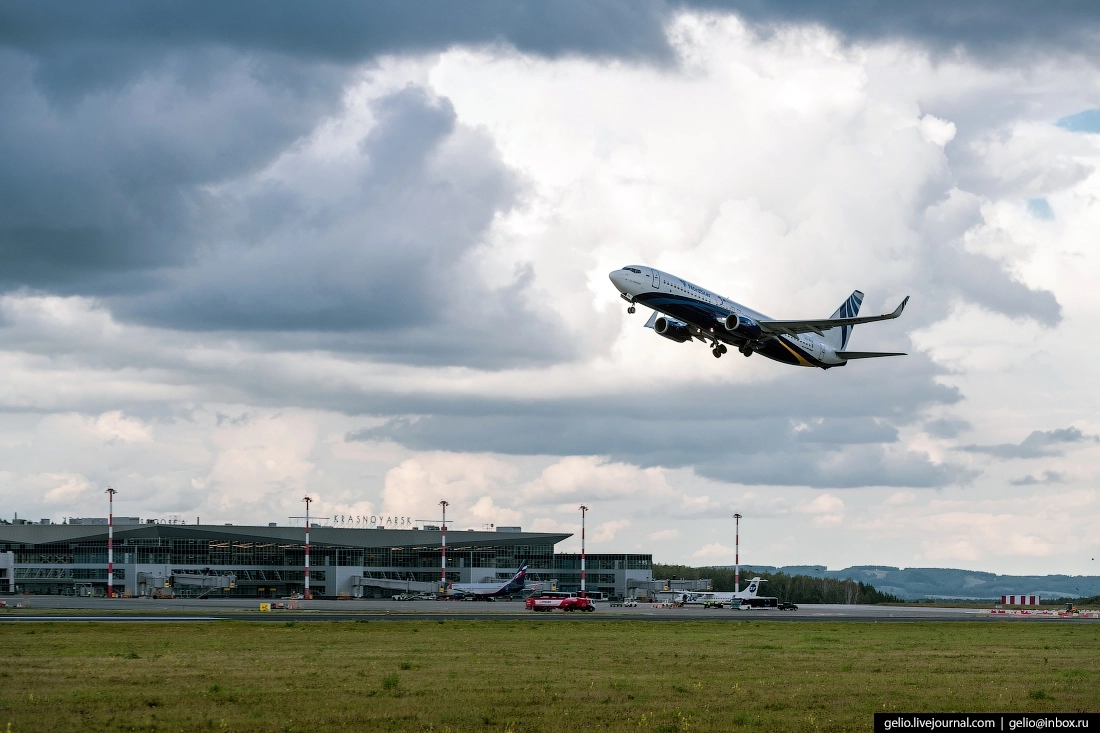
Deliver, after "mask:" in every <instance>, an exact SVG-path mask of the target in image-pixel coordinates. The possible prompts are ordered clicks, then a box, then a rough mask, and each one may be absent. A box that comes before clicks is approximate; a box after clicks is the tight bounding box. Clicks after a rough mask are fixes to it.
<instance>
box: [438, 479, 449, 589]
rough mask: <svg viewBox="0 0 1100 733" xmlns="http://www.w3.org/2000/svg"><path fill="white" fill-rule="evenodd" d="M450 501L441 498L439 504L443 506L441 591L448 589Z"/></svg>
mask: <svg viewBox="0 0 1100 733" xmlns="http://www.w3.org/2000/svg"><path fill="white" fill-rule="evenodd" d="M450 504H451V503H450V502H449V501H446V500H443V499H440V501H439V506H441V507H443V524H442V525H441V526H440V528H439V529H440V532H441V536H442V538H443V546H442V549H441V550H440V553H441V554H442V564H441V565H440V568H439V582H440V583H442V584H443V585H442V587H441V588H440V589H439V592H440V593H445V592H446V591H447V507H448V506H450Z"/></svg>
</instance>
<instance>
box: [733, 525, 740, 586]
mask: <svg viewBox="0 0 1100 733" xmlns="http://www.w3.org/2000/svg"><path fill="white" fill-rule="evenodd" d="M733 527H734V530H733V590H734V592H735V593H740V592H741V515H740V514H734V515H733Z"/></svg>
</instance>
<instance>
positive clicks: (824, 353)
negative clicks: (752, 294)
mask: <svg viewBox="0 0 1100 733" xmlns="http://www.w3.org/2000/svg"><path fill="white" fill-rule="evenodd" d="M609 277H610V278H611V282H613V283H614V284H615V287H616V288H618V289H619V293H620V295H621V297H622V298H623V300H625V301H626V302H627V303H630V307H629V308H627V309H626V311H627V313H633V312H634V311H635V308H634V306H635V304H636V303H640V304H641V305H644V306H646V307H648V308H652V309H653V310H654V313H653V315H652V316H650V319H649V321H648V322H647V323H646V324H645V325H646V328H652V329H653V330H654V331H656V332H657V333H658V334H660V335H661V336H664V337H665V338H666V339H670V340H672V341H677V342H679V343H683V342H685V341H691V340H692V339H699V340H700V341H703V342H708V343H710V346H711V353H713V354H714V357H715V358H718V357H720V356H722V354H725V353H726V351H727V347H726V344H731V345H733V346H735V347H736V348H737V350H738V351H740V352H741V353H742V354H744V355H745V356H752V354H753V352H759V353H760V354H762V355H764V356H766V357H768V358H769V359H774V360H775V361H781V362H783V363H784V364H794V365H796V366H807V367H820V368H822V369H830V368H832V367H835V366H844V365H845V364H847V363H848V361H849V360H850V359H873V358H875V357H879V356H905V354H904V353H895V352H890V353H885V352H872V351H845V347H846V346H847V345H848V339H849V338H851V336H852V328H853V327H854V326H856V325H858V324H860V323H871V322H873V321H886V320H889V319H891V318H897V317H898V316H900V315H901V312H902V310H903V309H904V308H905V304H906V303H908V302H909V296H906V297H905V300H903V301H901V305H899V306H898V307H897V308H896V309H895V310H894V312H893V313H887V314H885V315H881V316H862V317H860V316H859V315H858V314H859V306H860V304H861V303H862V302H863V293H861V292H859V291H858V290H857V291H855V292H854V293H852V294H851V296H849V297H848V299H847V300H846V301H844V303H842V304H841V306H840V307H839V308H837V309H836V312H835V313H833V315H831V316H829V317H828V318H821V319H817V320H808V321H775V320H772V319H770V318H768V317H767V316H764V315H761V314H760V313H757V312H756V311H754V310H750V309H748V308H746V307H745V306H743V305H740V304H739V303H734V302H733V301H732V300H729V299H728V298H723V297H722V296H721V295H717V294H715V293H712V292H710V291H709V290H706V289H705V288H701V287H699V286H698V285H694V284H692V283H690V282H688V281H687V280H682V279H680V278H678V277H675V276H673V275H670V274H668V273H667V272H661V271H660V270H657V269H655V268H652V267H643V266H642V265H627V266H626V267H624V268H623V269H621V270H615V271H614V272H612V273H611V274H610V275H609Z"/></svg>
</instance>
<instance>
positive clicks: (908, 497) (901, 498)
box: [883, 491, 917, 506]
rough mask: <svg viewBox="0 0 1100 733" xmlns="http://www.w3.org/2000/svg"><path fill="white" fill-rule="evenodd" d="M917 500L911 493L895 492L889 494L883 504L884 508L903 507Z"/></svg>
mask: <svg viewBox="0 0 1100 733" xmlns="http://www.w3.org/2000/svg"><path fill="white" fill-rule="evenodd" d="M916 500H917V495H916V494H914V493H913V492H912V491H895V492H894V493H892V494H890V496H889V497H888V498H887V499H886V501H885V502H883V503H884V504H886V506H905V505H906V504H912V503H913V502H915V501H916Z"/></svg>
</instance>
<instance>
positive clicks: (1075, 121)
mask: <svg viewBox="0 0 1100 733" xmlns="http://www.w3.org/2000/svg"><path fill="white" fill-rule="evenodd" d="M1055 124H1056V125H1058V127H1064V128H1065V129H1067V130H1069V131H1070V132H1100V109H1086V110H1085V111H1084V112H1078V113H1077V114H1075V115H1070V116H1069V117H1063V118H1062V119H1060V120H1058V122H1056V123H1055Z"/></svg>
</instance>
